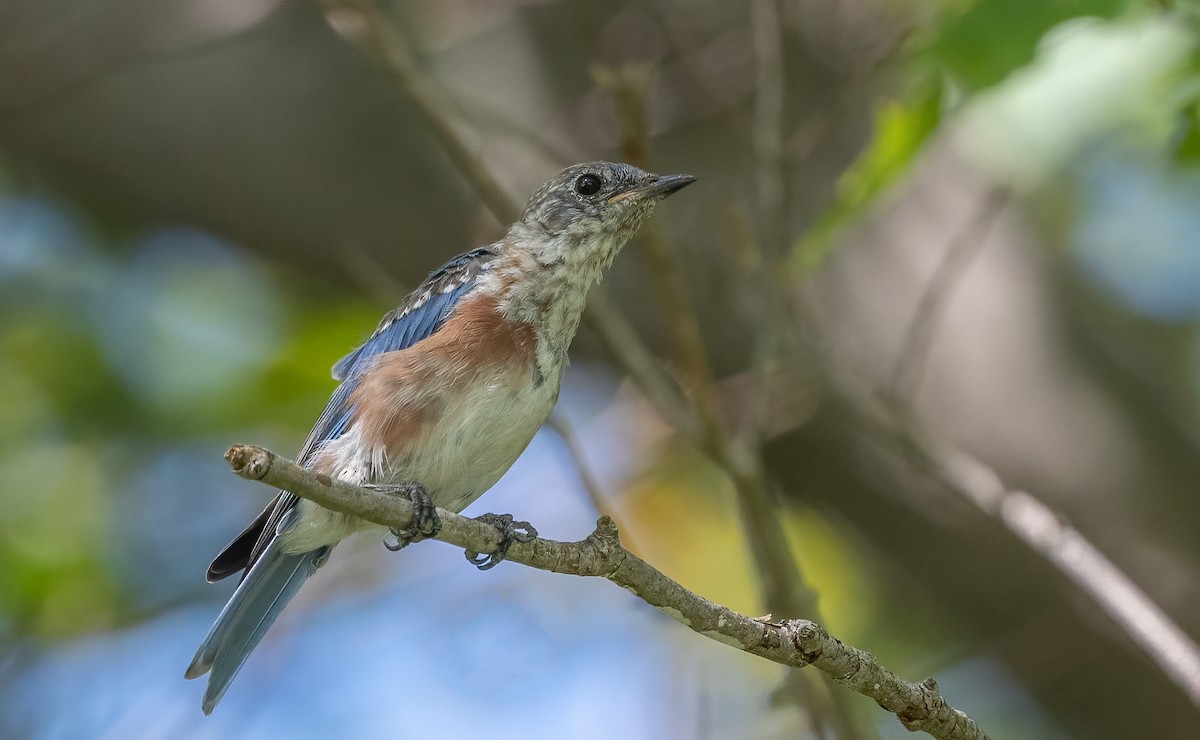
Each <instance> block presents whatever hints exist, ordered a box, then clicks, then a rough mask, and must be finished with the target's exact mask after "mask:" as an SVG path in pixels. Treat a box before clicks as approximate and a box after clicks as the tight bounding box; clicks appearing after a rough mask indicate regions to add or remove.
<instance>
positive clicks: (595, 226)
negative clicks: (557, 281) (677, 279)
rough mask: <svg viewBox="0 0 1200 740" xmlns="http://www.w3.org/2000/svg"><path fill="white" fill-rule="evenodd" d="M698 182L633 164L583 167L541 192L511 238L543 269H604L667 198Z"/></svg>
mask: <svg viewBox="0 0 1200 740" xmlns="http://www.w3.org/2000/svg"><path fill="white" fill-rule="evenodd" d="M695 180H696V178H694V177H692V176H691V175H653V174H650V173H649V172H643V171H642V170H640V169H638V168H637V167H634V166H632V165H628V164H615V163H612V162H589V163H587V164H577V165H574V166H573V167H568V168H567V169H565V170H563V171H562V172H560V173H558V174H557V175H556V176H555V177H554V178H553V179H552V180H550V181H549V182H547V183H545V184H544V185H542V186H541V187H540V188H538V189H537V191H536V192H535V193H534V194H533V196H532V197H530V199H529V204H528V205H526V206H525V212H524V213H522V214H521V218H520V219H519V220H518V221H517V223H515V224H513V226H512V229H511V231H510V234H511V235H512V236H514V237H517V238H519V239H520V241H521V242H522V243H523V244H524V245H525V246H526V247H527V248H528V249H530V250H531V251H532V252H533V256H534V257H535V258H537V260H538V261H539V262H541V263H542V264H545V265H563V266H566V267H571V266H580V267H584V266H587V267H599V268H604V267H607V266H608V265H609V264H611V263H612V260H613V258H614V257H616V255H617V252H619V251H620V250H621V247H623V246H624V245H625V242H627V241H629V238H630V237H632V236H633V235H634V233H635V232H636V231H637V230H638V227H640V226H641V225H642V222H644V221H645V220H646V218H647V217H648V216H649V215H650V214H651V213H653V212H654V209H655V208H656V207H657V206H658V204H659V203H661V202H662V201H663V199H664V198H666V197H667V196H668V195H670V194H671V193H674V192H675V191H677V190H679V189H681V188H683V187H686V186H688V185H690V184H692V183H693V182H695Z"/></svg>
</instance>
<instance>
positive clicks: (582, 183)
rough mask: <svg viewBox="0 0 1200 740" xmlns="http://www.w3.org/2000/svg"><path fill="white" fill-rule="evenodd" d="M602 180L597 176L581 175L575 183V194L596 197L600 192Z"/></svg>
mask: <svg viewBox="0 0 1200 740" xmlns="http://www.w3.org/2000/svg"><path fill="white" fill-rule="evenodd" d="M600 185H601V183H600V178H599V177H596V176H595V175H580V176H579V179H578V180H576V181H575V192H577V193H579V194H580V195H595V194H596V193H598V192H600Z"/></svg>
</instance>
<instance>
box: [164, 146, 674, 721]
mask: <svg viewBox="0 0 1200 740" xmlns="http://www.w3.org/2000/svg"><path fill="white" fill-rule="evenodd" d="M694 180H695V178H693V177H692V176H690V175H669V176H658V175H652V174H649V173H646V172H643V171H642V170H639V169H638V168H636V167H632V166H630V165H627V164H612V163H609V162H592V163H589V164H579V165H575V166H574V167H569V168H567V169H565V170H563V171H562V172H560V173H559V174H558V175H557V176H555V177H554V179H552V180H550V181H549V182H547V183H546V184H544V185H542V186H541V187H540V188H538V190H537V192H535V193H534V194H533V196H532V197H531V198H530V199H529V204H528V205H527V206H526V207H525V211H524V213H522V214H521V218H520V219H519V220H518V221H517V222H516V223H514V224H513V225H512V226H511V227H510V228H509V229H508V233H507V234H505V236H504V238H502V239H501V240H500V241H498V242H496V243H494V244H490V245H488V246H486V247H481V248H479V249H476V250H473V251H470V252H467V253H465V254H462V255H459V256H458V257H455V258H454V259H452V260H450V261H449V262H447V263H446V264H445V265H443V266H442V267H440V268H439V269H437V270H436V271H435V272H433V273H432V274H431V275H430V276H429V277H428V278H426V280H425V282H423V283H422V284H421V285H420V287H418V288H417V289H416V290H415V291H413V292H412V294H410V295H409V296H408V298H406V299H405V301H404V302H403V303H402V304H401V305H400V306H399V307H398V308H396V309H394V310H392V311H389V312H388V313H387V314H386V315H385V316H384V317H383V320H382V321H381V322H380V323H379V328H377V329H376V330H375V333H374V334H372V335H371V337H370V338H369V339H368V340H367V341H366V342H364V343H363V344H362V346H360V347H358V348H357V349H355V350H354V351H353V352H351V353H350V354H348V355H346V356H345V357H344V358H342V359H341V360H339V361H338V363H337V364H336V365H334V366H333V377H334V379H335V380H338V381H341V384H340V385H339V386H338V387H337V389H336V390H334V392H333V396H332V397H331V398H330V399H329V403H328V405H326V406H325V410H324V411H323V412H321V416H320V417H319V418H318V419H317V423H316V425H315V426H314V427H313V429H312V431H311V432H310V433H309V435H308V439H307V440H306V441H305V443H304V446H303V448H301V450H300V454H299V456H298V459H299V461H300V463H301V464H302V465H305V466H306V467H308V468H310V469H312V470H314V471H317V472H321V473H325V474H327V475H330V476H334V477H337V478H341V479H342V480H346V481H349V482H352V483H356V484H360V485H373V486H377V487H381V488H387V489H388V490H393V491H397V492H401V493H404V494H405V495H408V496H409V498H410V499H411V500H412V501H413V503H414V504H415V505H416V510H417V511H418V512H419V515H418V517H417V518H418V520H419V524H418V526H417V530H418V531H417V532H393V534H395V535H397V537H400V538H401V540H400V544H401V545H402V544H403V543H404V542H405V541H407V540H410V539H412V538H414V536H419V535H420V534H426V535H428V534H431V533H432V529H433V527H434V526H435V525H436V519H435V518H434V517H433V506H434V505H436V506H440V507H442V508H443V509H447V510H449V511H454V512H458V511H461V510H463V509H464V508H466V506H467V505H468V504H470V503H471V502H472V501H474V500H475V499H477V498H479V496H480V495H482V494H483V493H484V492H485V491H487V490H488V489H489V488H491V487H492V485H493V484H494V483H495V482H496V481H497V480H499V479H500V476H501V475H503V474H504V472H505V471H507V470H508V469H509V467H510V466H512V464H513V463H514V462H515V461H516V459H517V457H518V456H519V455H520V454H521V453H522V452H523V451H524V450H525V447H526V446H527V445H528V444H529V442H530V440H532V439H533V435H534V433H535V432H537V430H538V428H539V427H540V426H541V425H542V423H543V422H544V421H545V420H546V417H547V416H548V415H549V414H550V410H551V408H552V407H553V406H554V402H555V401H556V400H557V398H558V390H559V384H560V381H561V379H562V373H563V369H564V368H565V367H566V364H567V348H568V347H569V346H570V344H571V340H572V338H574V336H575V330H576V328H578V326H579V320H580V317H581V316H582V313H583V306H584V301H585V299H586V297H587V292H588V288H590V287H591V286H592V284H594V283H596V282H598V281H599V280H600V277H601V274H602V273H603V272H604V270H605V269H606V268H607V267H608V266H609V265H611V264H612V261H613V259H614V258H615V257H616V256H617V253H618V252H619V251H620V250H621V248H622V247H623V246H624V245H625V242H627V241H628V240H629V238H630V237H631V236H633V234H634V232H636V231H637V229H638V228H639V227H640V226H641V224H642V222H643V221H645V220H646V218H647V217H648V216H649V215H650V214H651V213H652V212H653V211H654V209H655V207H656V206H658V204H659V203H660V202H661V201H662V200H663V199H664V198H666V197H667V196H668V195H670V194H671V193H674V192H675V191H677V190H679V189H680V188H683V187H685V186H687V185H689V184H691V183H692V182H693V181H694ZM497 519H500V518H497ZM508 520H509V523H510V524H511V517H508ZM493 521H494V522H495V520H493ZM367 529H378V528H377V527H376V526H375V525H373V524H370V523H369V522H365V521H362V520H360V519H356V518H354V517H350V516H347V515H345V514H339V513H336V512H333V511H329V510H328V509H323V508H321V507H320V506H317V505H316V504H314V503H312V502H310V501H306V500H302V499H300V498H298V497H297V496H295V495H293V494H291V493H288V492H287V491H281V492H280V493H279V495H278V496H277V497H276V498H275V500H274V501H273V502H272V503H271V504H270V505H269V506H267V508H266V509H265V510H264V511H263V512H262V514H260V515H259V516H258V518H257V519H255V520H254V522H253V523H252V524H251V525H250V526H249V527H247V528H246V531H244V532H242V533H241V534H240V535H238V537H237V539H235V540H234V541H233V542H231V543H230V544H229V545H228V546H227V547H226V548H225V549H224V550H223V551H221V553H220V554H219V555H217V557H216V559H214V560H213V562H212V564H211V565H210V566H209V568H208V580H209V581H217V580H220V579H222V578H225V577H226V576H230V575H233V574H234V573H237V572H238V571H244V572H243V575H242V581H241V583H240V584H239V585H238V587H237V590H236V591H234V594H233V596H232V598H230V600H229V603H228V604H226V605H225V608H224V609H223V610H222V611H221V614H220V616H218V617H217V621H216V623H215V624H213V626H212V629H210V630H209V632H208V636H207V637H205V638H204V642H203V643H201V645H200V648H199V650H197V651H196V657H195V658H193V659H192V663H191V665H190V666H188V669H187V672H186V673H185V674H184V675H185V676H186V677H187V678H197V677H199V676H202V675H204V674H205V673H209V672H210V671H211V675H210V677H209V680H208V687H207V689H206V691H205V693H204V704H203V708H204V712H205V714H208V713H209V712H211V711H212V709H213V707H215V706H216V704H217V702H218V701H220V700H221V697H222V696H223V695H224V694H225V690H226V688H228V686H229V682H230V681H232V680H233V677H234V676H235V675H237V672H238V670H239V669H240V668H241V667H242V664H243V663H244V662H245V661H246V658H247V657H248V656H249V655H250V652H251V651H252V650H253V649H254V647H255V646H256V645H257V644H258V642H259V640H261V639H262V637H263V635H264V634H265V633H266V631H267V629H269V628H270V626H271V624H272V623H273V622H274V621H275V618H276V617H278V616H279V613H280V612H281V611H282V610H283V608H284V606H285V605H286V604H287V603H288V602H289V601H290V600H291V599H292V598H293V597H294V596H295V595H296V592H297V591H299V589H300V586H301V585H303V583H304V582H305V581H306V580H307V579H308V578H309V576H311V575H312V574H313V573H315V572H316V570H317V569H318V568H320V567H321V566H322V565H323V564H324V563H325V561H326V559H328V557H329V554H330V552H331V551H332V550H333V547H334V545H336V544H337V543H338V542H339V541H341V540H342V539H343V538H344V537H346V536H347V535H349V534H351V533H353V532H357V531H361V530H367ZM513 535H514V533H513V532H512V531H511V528H510V529H509V530H508V531H507V532H505V537H506V538H511V537H512V536H513ZM502 549H506V548H502ZM502 556H503V552H502V551H501V552H500V553H496V554H494V556H493V559H492V560H491V561H490V562H489V563H487V565H491V564H494V563H495V562H496V561H497V560H498V559H499V558H500V557H502Z"/></svg>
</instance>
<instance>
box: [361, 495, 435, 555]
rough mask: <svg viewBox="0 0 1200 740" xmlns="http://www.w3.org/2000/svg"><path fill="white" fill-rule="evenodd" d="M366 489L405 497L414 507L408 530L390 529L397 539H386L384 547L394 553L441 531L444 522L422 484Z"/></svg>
mask: <svg viewBox="0 0 1200 740" xmlns="http://www.w3.org/2000/svg"><path fill="white" fill-rule="evenodd" d="M366 487H367V488H370V489H372V490H375V491H382V492H383V493H390V494H396V495H400V496H404V497H405V498H407V499H408V500H409V501H410V502H411V503H412V505H413V515H412V521H411V522H410V523H409V525H408V527H407V528H405V529H397V528H396V527H389V528H388V531H389V532H391V533H392V536H394V537H395V538H396V539H395V541H393V542H388V541H387V540H386V539H385V540H384V541H383V546H384V547H386V548H387V549H389V550H391V551H392V552H396V551H397V550H402V549H404V548H405V547H408V546H409V545H411V544H412V543H414V542H419V541H421V540H423V539H425V538H426V537H433V536H435V535H437V533H438V532H439V531H441V529H442V522H441V520H439V519H438V516H437V507H436V506H434V504H433V499H432V498H430V497H429V492H428V491H426V490H425V487H424V486H422V485H421V484H420V483H401V484H399V485H394V486H384V485H368V486H366Z"/></svg>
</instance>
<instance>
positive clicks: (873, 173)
mask: <svg viewBox="0 0 1200 740" xmlns="http://www.w3.org/2000/svg"><path fill="white" fill-rule="evenodd" d="M942 91H943V87H942V85H941V83H940V81H938V80H936V79H934V78H933V77H932V76H930V79H929V82H927V83H925V84H923V85H921V86H919V88H918V89H917V90H916V91H915V92H914V93H913V94H912V96H911V99H910V100H908V101H900V100H890V101H887V102H885V103H883V104H882V105H881V106H880V107H879V109H878V110H877V111H876V113H875V134H874V136H873V137H872V139H871V142H870V144H868V145H867V148H866V149H865V150H864V151H863V152H862V154H860V155H859V157H858V159H857V160H855V162H854V163H853V164H852V165H850V168H849V169H847V170H846V172H845V173H844V174H843V175H842V177H841V178H840V179H839V180H838V183H837V203H836V204H835V205H834V206H833V207H832V208H830V209H829V210H828V211H827V212H826V213H825V215H824V216H822V217H821V219H820V220H819V221H818V222H817V223H816V224H815V225H814V226H813V228H812V229H810V230H809V231H808V233H807V234H805V236H804V238H803V239H802V240H801V242H800V244H799V245H797V248H796V253H795V257H796V259H797V262H798V265H797V266H798V267H799V268H800V269H801V270H803V271H807V270H811V269H813V268H815V267H816V266H818V265H819V264H821V262H823V261H824V259H825V257H826V256H828V253H829V248H830V245H831V244H832V243H833V238H834V237H835V236H836V235H837V234H838V233H840V232H841V231H842V229H843V228H845V227H846V226H847V225H848V224H849V223H850V222H851V221H853V220H854V219H855V218H857V217H858V216H859V215H860V214H861V213H862V212H863V211H864V210H865V209H866V207H867V206H869V205H870V204H871V203H873V202H874V200H875V198H876V197H877V196H878V195H879V194H880V193H881V192H883V191H884V190H885V189H886V188H887V186H888V185H890V184H891V183H892V182H894V181H895V179H896V178H897V177H898V176H899V175H900V174H902V173H903V172H904V171H905V170H906V169H907V168H908V166H909V164H911V163H912V161H913V159H914V158H915V157H916V154H917V152H919V151H920V150H921V148H922V146H924V144H925V140H926V139H927V138H928V137H929V134H930V132H932V131H933V130H934V129H935V128H937V125H938V122H939V121H940V120H941V112H942V105H941V101H942Z"/></svg>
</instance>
